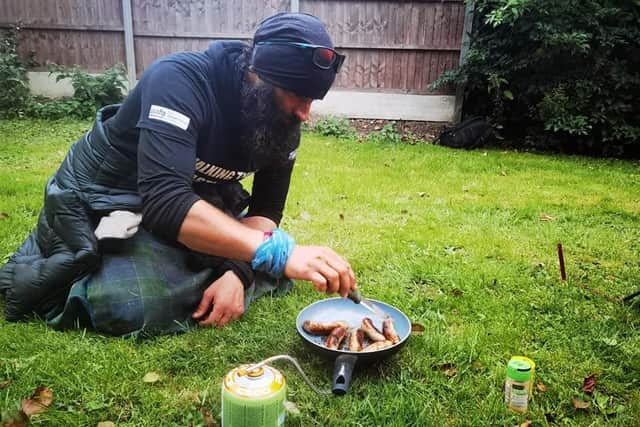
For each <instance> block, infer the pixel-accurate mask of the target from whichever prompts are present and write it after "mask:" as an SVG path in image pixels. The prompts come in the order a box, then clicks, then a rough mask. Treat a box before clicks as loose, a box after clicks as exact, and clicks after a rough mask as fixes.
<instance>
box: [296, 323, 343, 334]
mask: <svg viewBox="0 0 640 427" xmlns="http://www.w3.org/2000/svg"><path fill="white" fill-rule="evenodd" d="M340 326H344V327H345V328H346V327H347V322H343V321H335V322H312V321H311V320H305V321H304V323H302V328H303V329H304V330H305V331H307V332H309V333H310V334H311V335H327V334H329V332H331V331H333V330H334V329H335V328H337V327H340Z"/></svg>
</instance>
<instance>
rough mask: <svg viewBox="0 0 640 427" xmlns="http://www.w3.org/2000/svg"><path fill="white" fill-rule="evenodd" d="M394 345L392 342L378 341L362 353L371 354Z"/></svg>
mask: <svg viewBox="0 0 640 427" xmlns="http://www.w3.org/2000/svg"><path fill="white" fill-rule="evenodd" d="M392 345H393V343H392V342H391V341H387V340H384V341H376V342H374V343H372V344H369V345H368V346H366V347H365V348H363V349H362V353H366V352H370V351H378V350H382V349H384V348H387V347H391V346H392Z"/></svg>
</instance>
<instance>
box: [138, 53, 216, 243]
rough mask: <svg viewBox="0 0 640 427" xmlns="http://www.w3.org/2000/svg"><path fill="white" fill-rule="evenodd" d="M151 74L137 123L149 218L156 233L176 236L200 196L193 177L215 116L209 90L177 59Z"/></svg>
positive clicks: (141, 183) (142, 187)
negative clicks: (207, 122) (204, 129)
mask: <svg viewBox="0 0 640 427" xmlns="http://www.w3.org/2000/svg"><path fill="white" fill-rule="evenodd" d="M146 78H147V79H148V80H146V81H145V88H147V90H145V91H144V92H143V93H142V95H141V106H140V109H141V111H140V119H139V121H138V123H137V126H138V127H139V128H140V140H139V142H138V191H139V193H140V195H141V197H142V213H143V224H144V225H145V227H146V228H147V229H149V230H150V231H151V232H153V233H154V234H156V235H159V236H162V237H164V238H166V239H168V240H170V241H176V239H177V236H178V232H179V230H180V226H181V225H182V222H183V221H184V218H185V216H186V214H187V212H188V211H189V209H190V208H191V206H192V205H193V204H194V203H195V202H196V201H198V200H199V199H200V197H199V196H198V195H197V194H196V193H195V192H194V190H193V187H192V178H193V174H194V171H195V163H196V145H197V141H198V134H199V130H200V129H201V126H202V123H204V117H208V116H209V114H208V113H207V107H206V105H207V102H206V99H205V98H206V95H205V93H206V92H205V91H204V89H203V88H202V87H201V86H200V85H199V84H198V83H197V79H195V78H194V77H193V76H192V75H190V71H189V70H188V69H186V68H184V67H183V66H182V65H181V64H179V63H176V62H167V63H161V64H159V65H156V66H155V67H154V70H153V73H152V74H151V75H149V76H146Z"/></svg>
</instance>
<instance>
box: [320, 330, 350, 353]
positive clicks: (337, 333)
mask: <svg viewBox="0 0 640 427" xmlns="http://www.w3.org/2000/svg"><path fill="white" fill-rule="evenodd" d="M346 335H347V328H345V327H344V326H338V327H337V328H335V329H334V330H332V331H331V332H330V333H329V335H327V339H326V340H325V342H324V345H325V346H326V347H327V348H328V349H330V350H337V349H338V348H339V347H340V343H341V342H342V340H343V339H344V337H345V336H346Z"/></svg>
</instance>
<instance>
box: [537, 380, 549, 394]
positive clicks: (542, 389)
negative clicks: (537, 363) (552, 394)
mask: <svg viewBox="0 0 640 427" xmlns="http://www.w3.org/2000/svg"><path fill="white" fill-rule="evenodd" d="M536 390H538V393H544V392H545V391H547V386H546V385H544V384H543V383H541V382H540V381H538V382H537V383H536Z"/></svg>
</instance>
